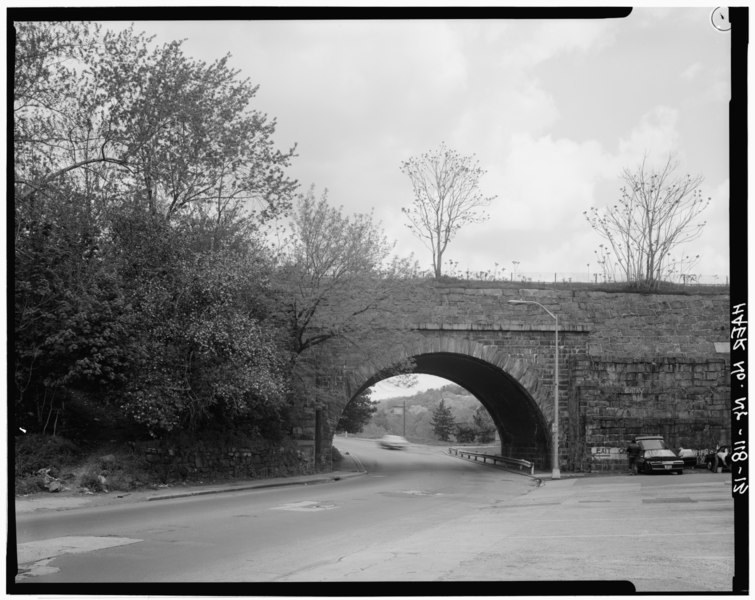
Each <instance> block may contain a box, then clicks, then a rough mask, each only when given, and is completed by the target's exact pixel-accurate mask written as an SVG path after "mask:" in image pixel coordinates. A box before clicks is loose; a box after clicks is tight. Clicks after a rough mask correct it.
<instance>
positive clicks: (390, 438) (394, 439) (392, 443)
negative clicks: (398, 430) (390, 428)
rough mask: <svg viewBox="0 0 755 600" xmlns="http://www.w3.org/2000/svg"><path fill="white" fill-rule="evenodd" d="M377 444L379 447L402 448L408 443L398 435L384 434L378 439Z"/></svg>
mask: <svg viewBox="0 0 755 600" xmlns="http://www.w3.org/2000/svg"><path fill="white" fill-rule="evenodd" d="M378 445H379V446H380V447H381V448H388V449H390V450H404V449H405V448H406V447H407V446H408V445H409V442H407V441H406V440H405V439H404V438H402V437H401V436H400V435H384V436H383V437H382V438H380V440H379V441H378Z"/></svg>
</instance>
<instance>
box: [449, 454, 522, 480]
mask: <svg viewBox="0 0 755 600" xmlns="http://www.w3.org/2000/svg"><path fill="white" fill-rule="evenodd" d="M448 453H449V454H453V455H454V456H458V457H459V458H466V459H468V460H474V461H475V462H478V461H479V460H482V462H483V463H486V464H487V463H488V462H490V463H491V464H493V465H495V466H499V465H503V466H504V467H506V468H507V469H508V468H512V469H516V470H518V471H522V470H525V469H526V470H528V471H529V474H530V475H532V476H534V475H535V463H533V462H531V461H529V460H524V459H523V458H509V457H507V456H497V455H495V454H483V453H482V452H470V451H469V450H461V449H459V448H449V449H448Z"/></svg>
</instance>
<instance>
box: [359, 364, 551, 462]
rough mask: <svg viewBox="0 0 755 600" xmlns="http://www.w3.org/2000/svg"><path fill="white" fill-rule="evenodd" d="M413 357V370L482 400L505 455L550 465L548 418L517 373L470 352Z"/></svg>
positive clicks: (371, 382)
mask: <svg viewBox="0 0 755 600" xmlns="http://www.w3.org/2000/svg"><path fill="white" fill-rule="evenodd" d="M411 358H412V359H413V361H414V365H415V367H414V369H413V370H412V372H414V373H421V374H426V375H435V376H437V377H443V378H444V379H448V380H449V381H452V382H454V383H456V384H457V385H460V386H461V387H463V388H464V389H466V390H468V391H469V392H470V393H471V394H472V395H473V396H475V397H476V398H477V399H478V400H479V401H480V403H481V404H482V405H483V406H484V407H485V408H486V410H487V411H488V413H490V416H491V417H492V418H493V421H494V422H495V424H496V427H497V429H498V433H499V436H500V439H501V451H502V454H503V455H505V456H512V457H514V458H525V459H528V460H534V461H535V465H536V467H537V468H547V467H548V466H549V465H550V458H549V448H550V441H549V439H548V437H549V436H548V430H547V424H546V421H545V419H544V417H543V414H542V412H541V411H540V409H539V408H538V406H537V404H536V403H535V400H534V399H533V398H532V396H531V395H530V394H529V393H528V392H527V390H525V389H524V387H522V385H521V384H520V383H519V382H518V381H517V380H516V379H515V378H514V377H512V376H511V375H509V374H508V373H506V372H505V371H504V370H503V369H501V368H500V367H497V366H495V365H493V364H491V363H489V362H487V361H485V360H482V359H479V358H476V357H474V356H470V355H467V354H461V353H453V352H430V353H423V354H417V355H414V356H412V357H411ZM391 375H395V373H392V374H391ZM391 375H383V374H381V373H379V374H377V375H375V376H373V377H371V378H370V379H368V380H367V381H365V383H364V384H363V385H362V386H360V387H359V389H357V390H356V392H355V393H354V394H353V395H352V399H353V398H354V397H356V396H357V395H358V394H359V393H360V392H362V391H363V390H365V389H367V388H369V387H371V386H372V385H375V384H376V383H377V382H379V381H381V380H382V379H386V378H387V377H390V376H391ZM350 400H351V399H350Z"/></svg>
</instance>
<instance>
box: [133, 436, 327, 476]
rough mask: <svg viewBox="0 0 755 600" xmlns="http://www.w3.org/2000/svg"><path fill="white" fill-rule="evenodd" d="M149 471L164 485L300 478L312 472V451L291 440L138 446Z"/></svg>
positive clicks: (146, 443)
mask: <svg viewBox="0 0 755 600" xmlns="http://www.w3.org/2000/svg"><path fill="white" fill-rule="evenodd" d="M137 446H138V447H139V449H140V450H141V451H142V452H143V453H144V457H145V459H146V460H147V462H148V463H149V465H150V468H151V469H152V470H153V471H154V472H155V473H157V474H158V475H159V476H160V477H161V478H162V480H163V481H164V482H168V481H187V480H189V481H197V480H203V481H209V480H213V479H234V478H244V479H249V478H251V479H256V478H260V479H263V478H268V477H285V476H292V475H303V474H307V473H311V472H313V470H314V462H313V457H312V456H311V447H309V446H307V447H301V446H300V445H299V444H297V442H295V441H293V440H285V441H282V442H280V443H266V442H264V441H259V440H257V441H255V440H248V441H241V440H239V439H233V440H227V441H223V440H222V439H218V440H212V441H196V442H193V443H170V442H168V443H151V442H143V443H140V444H137Z"/></svg>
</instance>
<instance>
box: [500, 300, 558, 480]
mask: <svg viewBox="0 0 755 600" xmlns="http://www.w3.org/2000/svg"><path fill="white" fill-rule="evenodd" d="M509 304H537V305H538V306H539V307H540V308H542V309H543V310H544V311H545V312H547V313H548V314H549V315H550V316H551V317H553V318H554V319H555V320H556V325H555V327H554V329H553V330H554V332H555V334H556V348H555V351H554V363H555V366H554V377H553V379H554V383H553V442H552V444H551V445H552V446H553V458H552V459H551V462H552V463H553V465H552V466H553V472H552V474H551V478H552V479H561V470H560V469H559V468H558V317H557V316H556V315H554V314H553V313H552V312H551V311H549V310H548V309H547V308H545V307H544V306H543V305H542V304H540V303H539V302H535V301H534V300H509Z"/></svg>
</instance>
